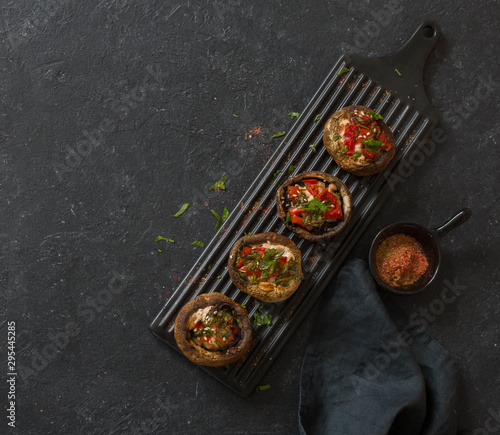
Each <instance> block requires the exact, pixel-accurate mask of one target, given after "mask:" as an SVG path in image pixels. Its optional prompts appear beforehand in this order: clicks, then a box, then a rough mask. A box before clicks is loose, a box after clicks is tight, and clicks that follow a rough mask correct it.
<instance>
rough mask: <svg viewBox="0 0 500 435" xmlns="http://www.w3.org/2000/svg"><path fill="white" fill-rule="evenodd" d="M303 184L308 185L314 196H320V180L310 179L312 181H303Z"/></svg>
mask: <svg viewBox="0 0 500 435" xmlns="http://www.w3.org/2000/svg"><path fill="white" fill-rule="evenodd" d="M302 182H303V183H306V184H307V191H308V192H309V193H310V194H311V195H312V196H318V194H319V189H318V180H314V179H310V180H302Z"/></svg>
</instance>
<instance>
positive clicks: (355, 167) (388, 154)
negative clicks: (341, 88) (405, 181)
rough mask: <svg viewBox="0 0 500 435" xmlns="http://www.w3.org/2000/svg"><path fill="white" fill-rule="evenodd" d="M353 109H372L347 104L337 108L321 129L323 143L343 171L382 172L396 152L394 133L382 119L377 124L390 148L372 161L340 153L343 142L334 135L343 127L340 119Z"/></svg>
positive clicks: (358, 173) (363, 173) (367, 110)
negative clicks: (360, 159)
mask: <svg viewBox="0 0 500 435" xmlns="http://www.w3.org/2000/svg"><path fill="white" fill-rule="evenodd" d="M355 110H362V111H365V112H367V113H368V112H370V111H372V109H369V108H367V107H365V106H359V105H358V106H347V107H344V108H342V109H340V110H338V111H337V112H335V113H334V114H333V115H332V116H331V117H330V118H329V119H328V121H327V122H326V124H325V128H324V130H323V143H324V144H325V147H326V149H327V151H328V153H329V154H330V155H331V156H332V158H333V159H334V160H335V162H336V163H337V165H339V166H340V167H341V168H342V169H344V170H345V171H347V172H350V173H352V174H355V175H362V176H365V175H373V174H377V173H379V172H382V171H383V170H384V169H385V168H386V167H387V165H388V164H389V162H390V161H391V160H392V158H393V157H394V154H395V153H396V140H395V138H394V134H393V133H392V131H391V129H390V128H389V126H388V125H387V124H386V123H385V122H384V121H382V120H376V122H377V124H378V126H379V127H380V129H381V130H382V131H383V132H385V135H386V138H387V140H388V141H389V143H390V144H391V149H390V150H388V151H383V152H382V153H381V154H380V155H379V156H378V157H377V158H376V159H375V160H374V161H371V162H359V161H355V160H354V159H352V158H351V157H350V156H348V155H346V154H341V151H342V150H343V149H344V143H343V142H342V139H341V138H340V137H339V138H336V139H335V138H334V136H335V135H337V136H339V135H340V132H341V131H342V130H343V127H342V126H341V125H340V121H341V120H342V119H343V118H347V117H350V115H351V114H352V112H354V111H355Z"/></svg>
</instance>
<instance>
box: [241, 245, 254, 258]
mask: <svg viewBox="0 0 500 435" xmlns="http://www.w3.org/2000/svg"><path fill="white" fill-rule="evenodd" d="M250 252H252V248H250V247H248V246H245V247H244V248H243V249H242V250H241V255H243V256H245V255H248V254H250Z"/></svg>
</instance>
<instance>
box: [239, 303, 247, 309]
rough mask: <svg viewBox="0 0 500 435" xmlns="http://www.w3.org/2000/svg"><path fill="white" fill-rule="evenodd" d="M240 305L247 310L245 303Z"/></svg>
mask: <svg viewBox="0 0 500 435" xmlns="http://www.w3.org/2000/svg"><path fill="white" fill-rule="evenodd" d="M240 305H241V306H242V307H243V308H245V310H246V309H247V307H246V305H245V302H242V303H241V304H240Z"/></svg>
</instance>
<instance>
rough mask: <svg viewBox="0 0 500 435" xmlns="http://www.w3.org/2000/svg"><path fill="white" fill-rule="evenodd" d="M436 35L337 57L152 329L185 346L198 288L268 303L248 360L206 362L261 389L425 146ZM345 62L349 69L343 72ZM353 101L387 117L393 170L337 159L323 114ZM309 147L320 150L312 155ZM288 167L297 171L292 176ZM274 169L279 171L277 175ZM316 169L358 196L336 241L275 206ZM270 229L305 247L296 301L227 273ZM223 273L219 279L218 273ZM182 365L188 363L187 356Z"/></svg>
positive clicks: (227, 378)
mask: <svg viewBox="0 0 500 435" xmlns="http://www.w3.org/2000/svg"><path fill="white" fill-rule="evenodd" d="M439 34H440V26H439V24H438V23H437V22H436V21H434V20H426V21H424V22H423V23H422V24H421V25H420V26H419V27H418V29H417V31H416V32H415V33H414V34H413V36H412V37H411V38H410V39H409V40H408V42H407V43H406V44H405V45H404V46H403V47H402V48H401V49H400V50H399V51H397V52H396V53H394V54H390V55H388V56H384V57H381V58H362V57H359V56H355V55H350V54H345V55H343V56H341V57H340V59H339V60H338V62H337V63H336V65H335V66H334V68H333V69H332V71H331V72H330V74H329V75H328V76H327V78H326V80H325V81H324V82H323V84H322V85H321V86H320V88H319V89H318V91H317V92H316V94H315V95H314V96H313V98H312V100H311V101H310V102H309V104H308V105H307V107H306V108H305V109H304V111H303V112H302V115H301V116H300V117H299V119H298V120H297V122H296V123H295V124H294V126H293V127H292V129H291V130H290V131H289V132H288V134H287V135H286V136H285V138H284V140H283V141H282V142H281V144H280V146H279V147H278V149H277V150H276V152H275V153H274V154H273V155H272V156H271V158H270V159H269V161H268V162H267V164H266V165H265V167H264V168H263V169H262V171H261V172H260V174H259V175H258V176H257V178H256V179H255V181H254V182H253V183H252V185H251V186H250V188H249V189H248V190H247V192H246V193H245V194H244V196H243V198H242V199H241V200H240V201H239V204H240V206H239V207H237V208H235V209H234V210H233V211H232V213H231V214H230V216H229V217H228V219H227V220H226V221H225V223H224V225H223V227H222V228H221V229H220V230H219V231H218V233H217V234H216V235H215V237H214V238H213V240H212V241H211V242H210V244H209V245H208V246H207V247H206V248H205V250H204V252H203V254H202V255H201V256H200V257H199V259H198V260H197V261H196V263H195V264H194V266H193V267H192V268H191V270H190V271H189V272H188V274H187V275H186V278H185V279H184V281H183V282H182V284H181V285H180V286H179V287H178V288H177V289H176V290H175V292H174V293H173V294H172V296H171V298H170V299H169V301H168V302H167V303H166V304H165V306H164V307H163V308H162V310H161V311H160V313H159V314H158V315H157V317H156V318H155V319H154V321H153V322H152V323H151V325H150V330H151V332H153V334H155V335H156V336H157V337H158V338H159V339H161V340H162V341H164V342H165V343H167V344H168V345H170V346H171V347H172V348H174V349H175V350H177V351H179V349H178V348H177V345H176V343H175V340H174V321H175V318H176V316H177V313H178V311H179V310H180V308H181V307H182V306H183V305H184V304H186V303H187V302H189V301H190V300H192V299H193V298H195V297H196V296H198V295H199V294H201V293H209V292H214V291H215V292H220V293H223V294H225V295H227V296H229V297H230V298H232V299H234V300H235V301H236V302H238V303H240V304H241V303H244V305H245V306H246V308H247V311H248V313H249V316H250V318H252V316H253V314H254V313H255V312H258V309H259V308H263V310H264V311H265V312H266V313H267V314H271V315H272V316H273V320H272V326H270V327H269V326H254V328H253V336H254V343H253V346H252V348H251V351H250V353H249V354H248V356H247V357H246V358H245V359H242V360H240V361H238V362H237V363H235V364H233V365H231V367H229V368H224V367H223V368H207V367H202V368H203V369H204V370H205V371H207V372H208V373H209V374H211V375H212V376H214V377H215V378H217V379H218V380H219V381H221V382H222V383H223V384H225V385H226V386H227V387H229V388H230V389H232V390H233V391H235V392H236V393H238V394H239V395H241V396H243V397H248V396H249V395H250V394H251V392H252V391H254V390H255V388H256V386H257V385H259V382H260V381H261V379H262V377H263V376H264V374H265V373H266V372H267V370H268V369H269V367H270V366H271V364H272V362H273V361H274V360H275V358H276V357H277V355H278V354H279V352H280V351H281V349H282V348H283V347H284V346H285V344H286V342H287V341H288V340H289V339H290V338H291V337H292V335H293V333H294V332H295V330H296V329H297V328H298V326H299V325H300V323H301V322H302V320H303V319H304V318H305V316H306V315H307V313H308V312H309V311H310V309H311V308H312V307H313V305H314V303H315V302H316V301H317V300H318V298H319V296H320V295H321V293H322V292H323V290H324V289H325V288H326V286H327V285H328V283H329V282H330V280H331V279H332V278H333V277H334V276H335V274H336V273H337V271H338V270H339V268H340V266H341V265H342V263H343V262H344V260H345V259H346V257H347V256H348V255H349V253H350V251H351V250H352V248H353V247H354V246H355V245H356V243H357V241H358V240H359V238H360V237H361V235H362V234H363V232H364V231H365V230H366V229H367V228H368V226H369V224H370V222H371V221H372V220H373V218H374V217H375V216H376V214H377V213H378V212H379V210H380V209H381V207H382V206H383V204H384V202H385V201H386V200H387V198H388V197H389V196H390V194H391V193H392V190H393V186H391V184H390V183H389V182H388V180H389V179H390V177H391V175H392V174H396V173H398V169H399V168H404V167H406V165H408V161H409V160H408V159H409V157H410V155H411V152H412V151H414V150H415V149H418V147H419V145H420V144H423V143H424V141H425V140H426V139H427V138H428V137H429V135H430V134H431V132H432V130H433V128H434V127H436V125H437V123H438V122H439V116H438V114H437V112H436V111H435V110H434V108H433V107H432V106H431V104H430V103H429V101H428V99H427V97H426V94H425V91H424V88H423V81H422V75H423V67H424V64H425V61H426V59H427V56H428V55H429V53H430V52H431V50H432V48H433V47H434V45H435V44H436V41H437V39H438V37H439ZM343 68H348V69H349V71H348V72H347V73H344V74H340V75H339V74H338V73H340V72H341V71H342V70H343ZM396 70H398V71H399V73H400V74H401V75H399V74H398V73H397V72H396ZM356 104H361V105H363V106H367V107H369V108H372V109H373V110H375V111H376V112H378V113H380V114H382V116H383V117H384V120H385V122H386V123H387V124H388V125H389V126H390V127H391V129H392V131H393V132H394V135H395V137H396V154H395V156H394V158H393V160H392V161H391V163H390V164H389V166H388V167H387V169H386V170H385V171H384V172H382V173H380V174H376V175H372V176H368V177H359V176H356V175H353V174H349V173H347V172H345V171H343V170H342V169H340V168H339V167H338V166H337V165H336V163H335V162H334V161H333V159H332V158H331V157H330V156H329V154H328V153H327V151H326V149H325V147H324V146H323V140H322V134H323V127H324V123H325V121H326V120H327V119H328V118H329V117H330V116H331V115H332V114H333V113H334V112H335V111H337V110H338V109H340V108H342V107H345V106H349V105H356ZM318 114H322V115H321V118H320V120H319V121H318V122H314V119H315V117H316V116H317V115H318ZM310 145H314V146H315V147H316V150H317V152H316V153H315V152H314V151H313V150H312V149H311V148H310ZM291 165H294V166H295V169H294V170H293V171H292V172H291V173H289V171H288V169H289V168H290V166H291ZM277 170H281V172H280V173H279V175H277V176H276V177H273V174H274V173H275V172H276V171H277ZM311 170H316V171H323V172H327V173H330V174H333V175H335V176H337V177H339V178H340V179H341V180H342V181H343V182H344V183H345V184H346V185H347V187H348V188H349V190H350V191H351V192H352V194H353V216H352V218H351V221H350V222H349V224H348V226H347V227H346V229H345V230H344V231H343V232H342V233H341V234H339V235H337V236H335V237H334V238H332V239H329V240H327V241H321V242H316V243H312V242H308V241H305V240H302V239H300V238H298V237H297V236H295V235H294V234H293V233H291V232H290V231H289V230H287V229H286V227H285V226H284V225H283V224H282V223H281V221H280V220H279V218H278V215H277V212H276V203H275V193H276V189H277V188H278V186H279V185H280V184H281V183H283V182H284V181H285V179H286V178H288V177H289V176H292V175H296V174H298V173H300V172H303V171H311ZM268 231H273V232H276V233H279V234H284V235H286V236H288V237H290V238H291V239H292V240H294V241H295V243H296V244H297V246H298V247H299V249H300V250H301V251H302V264H303V270H304V280H303V282H302V283H301V285H300V287H299V289H298V290H297V292H296V293H295V294H294V295H293V296H292V297H291V298H289V299H287V300H285V301H283V302H280V303H277V304H265V303H262V302H260V301H258V300H256V299H254V298H252V297H251V296H248V295H246V294H245V293H242V292H240V291H239V290H238V289H237V288H236V287H235V286H234V285H233V284H232V282H231V280H230V278H229V273H228V271H227V259H228V255H229V251H230V249H231V247H232V246H233V244H234V243H235V242H236V240H237V239H238V238H240V237H242V236H243V235H244V233H245V232H247V233H248V232H251V233H252V234H257V233H262V232H268ZM209 265H211V268H210V270H208V266H209ZM218 276H221V278H220V279H218V278H217V277H218ZM179 352H180V351H179ZM186 362H187V363H189V364H191V363H190V362H189V361H188V360H187V359H186Z"/></svg>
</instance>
